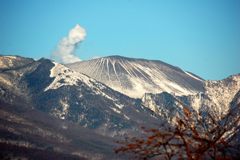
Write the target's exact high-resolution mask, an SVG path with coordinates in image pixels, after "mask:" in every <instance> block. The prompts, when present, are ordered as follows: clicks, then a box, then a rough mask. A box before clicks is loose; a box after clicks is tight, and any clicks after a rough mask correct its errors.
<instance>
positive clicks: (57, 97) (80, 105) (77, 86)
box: [0, 58, 159, 136]
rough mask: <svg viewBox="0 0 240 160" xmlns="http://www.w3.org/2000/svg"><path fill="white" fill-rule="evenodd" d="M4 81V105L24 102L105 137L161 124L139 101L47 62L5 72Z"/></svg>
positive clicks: (1, 88) (0, 88) (1, 85)
mask: <svg viewBox="0 0 240 160" xmlns="http://www.w3.org/2000/svg"><path fill="white" fill-rule="evenodd" d="M22 60H23V63H24V61H25V58H22ZM12 61H14V58H13V60H12ZM0 77H1V78H0V94H1V99H2V100H3V101H4V102H6V103H10V104H16V103H17V100H18V99H24V100H25V101H26V102H27V103H29V104H30V105H31V106H32V107H33V108H36V109H38V110H40V111H43V112H46V113H48V114H50V115H53V116H55V117H58V118H60V119H66V120H69V121H72V122H75V123H78V124H79V125H81V126H84V127H86V128H92V129H94V130H95V131H96V132H98V133H101V134H102V135H108V136H115V135H119V134H125V133H126V132H130V131H134V130H137V128H139V126H141V125H146V124H156V123H157V121H158V120H159V118H158V115H156V114H155V113H154V112H152V111H151V110H150V109H148V108H147V107H145V106H143V105H142V104H141V103H139V100H136V99H132V98H129V97H128V96H125V95H123V94H121V93H119V92H116V91H114V90H112V89H111V88H109V87H107V86H106V85H104V84H102V83H100V82H97V81H96V80H94V79H92V78H90V77H88V76H86V75H83V74H81V73H78V72H75V71H72V70H71V69H69V68H67V67H65V66H63V65H61V64H58V63H55V62H52V61H50V60H47V59H40V60H38V61H34V62H32V63H30V64H28V63H27V64H23V65H22V66H15V67H13V69H9V70H3V71H1V72H0ZM145 119H148V121H147V122H146V121H145Z"/></svg>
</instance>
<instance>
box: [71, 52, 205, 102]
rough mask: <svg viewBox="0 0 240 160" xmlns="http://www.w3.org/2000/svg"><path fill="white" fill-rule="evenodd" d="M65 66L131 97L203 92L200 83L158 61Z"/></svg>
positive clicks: (111, 60)
mask: <svg viewBox="0 0 240 160" xmlns="http://www.w3.org/2000/svg"><path fill="white" fill-rule="evenodd" d="M68 67H70V68H72V69H74V70H76V71H78V72H80V73H84V74H86V75H88V76H90V77H92V78H94V79H96V80H98V81H100V82H102V83H104V84H106V85H108V86H110V87H111V88H113V89H115V90H117V91H119V92H121V93H124V94H126V95H128V96H130V97H133V98H141V97H142V96H143V95H144V93H161V92H163V91H165V92H169V93H173V94H175V95H189V94H195V93H196V92H199V91H202V90H203V80H201V79H200V78H197V77H196V76H193V75H192V74H189V73H186V72H184V71H182V70H181V69H179V68H177V67H174V66H171V65H169V64H166V63H164V62H161V61H151V60H145V59H132V58H126V57H120V56H110V57H103V58H98V59H93V60H89V61H82V62H77V63H73V64H69V65H68Z"/></svg>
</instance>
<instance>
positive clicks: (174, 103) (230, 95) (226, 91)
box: [142, 74, 240, 120]
mask: <svg viewBox="0 0 240 160" xmlns="http://www.w3.org/2000/svg"><path fill="white" fill-rule="evenodd" d="M204 90H205V91H204V92H199V93H197V94H195V95H187V96H174V95H171V94H168V93H161V94H150V93H149V94H145V95H144V97H143V98H142V101H143V103H144V105H145V106H147V107H148V108H150V109H151V110H153V111H154V112H155V113H158V114H159V115H161V116H163V115H164V117H166V118H168V120H169V119H171V117H174V116H176V114H179V112H182V108H183V107H188V108H189V109H191V110H194V111H196V112H198V113H202V114H204V113H206V112H210V113H211V114H212V115H213V116H215V118H216V119H221V118H222V117H223V116H225V115H226V114H227V113H228V112H229V109H230V108H231V105H230V103H231V102H232V101H233V99H234V97H236V95H237V93H238V92H240V74H238V75H233V76H230V77H228V78H226V79H223V80H219V81H206V82H205V85H204ZM235 99H236V98H235Z"/></svg>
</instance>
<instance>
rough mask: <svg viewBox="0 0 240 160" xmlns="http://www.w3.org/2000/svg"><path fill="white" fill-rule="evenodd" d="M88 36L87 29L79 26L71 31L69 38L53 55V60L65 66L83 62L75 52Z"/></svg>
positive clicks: (63, 40) (61, 43) (61, 42)
mask: <svg viewBox="0 0 240 160" xmlns="http://www.w3.org/2000/svg"><path fill="white" fill-rule="evenodd" d="M86 35H87V33H86V31H85V29H84V28H83V27H81V26H80V25H79V24H77V25H76V26H75V27H74V28H72V29H71V30H70V31H69V33H68V36H67V37H64V38H63V39H62V40H61V41H60V42H59V44H58V46H57V49H56V50H55V51H54V52H53V53H52V58H53V59H54V60H56V61H59V62H61V63H65V64H66V63H73V62H77V61H81V59H80V58H79V57H77V56H76V55H75V54H74V51H75V49H76V47H77V46H78V45H79V44H80V43H81V42H82V41H83V40H84V39H85V37H86Z"/></svg>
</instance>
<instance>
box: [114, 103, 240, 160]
mask: <svg viewBox="0 0 240 160" xmlns="http://www.w3.org/2000/svg"><path fill="white" fill-rule="evenodd" d="M239 110H240V104H238V105H237V106H236V107H235V108H234V109H232V110H231V112H229V113H228V114H227V115H226V116H225V117H223V118H222V119H221V120H220V121H217V120H216V119H215V118H213V116H212V115H211V114H209V115H207V116H206V117H204V118H203V117H202V116H200V115H197V114H193V113H192V112H191V111H190V110H189V109H188V108H187V107H185V108H184V109H183V114H184V115H183V118H177V119H176V125H174V126H172V127H164V126H162V127H160V128H158V129H156V128H151V129H146V128H144V127H142V129H143V131H144V133H145V134H144V137H140V138H136V137H132V138H126V140H125V141H123V142H118V143H119V144H121V146H120V147H119V148H117V149H115V152H116V153H130V154H134V155H135V158H136V159H144V160H146V159H150V158H157V159H188V160H202V159H217V160H228V159H229V160H230V159H236V157H237V156H239V152H240V151H239V145H237V144H235V143H234V142H233V138H234V137H235V136H236V134H237V133H239V129H240V127H239V124H240V116H239Z"/></svg>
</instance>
